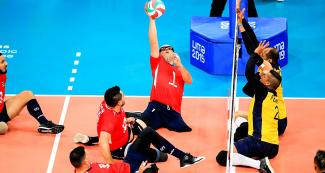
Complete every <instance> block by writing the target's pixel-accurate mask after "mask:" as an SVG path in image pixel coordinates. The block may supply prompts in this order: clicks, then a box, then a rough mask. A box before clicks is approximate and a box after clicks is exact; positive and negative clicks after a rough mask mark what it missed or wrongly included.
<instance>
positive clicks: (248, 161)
mask: <svg viewBox="0 0 325 173" xmlns="http://www.w3.org/2000/svg"><path fill="white" fill-rule="evenodd" d="M268 46H269V43H268V42H267V43H266V42H265V41H263V42H261V43H259V45H258V46H257V48H256V49H255V51H254V53H253V54H252V55H251V56H250V58H249V60H248V61H247V64H246V69H245V76H246V78H247V81H248V82H247V84H246V85H245V86H244V88H243V90H244V92H245V94H247V95H248V96H250V97H252V101H251V104H250V109H249V113H248V136H247V137H245V138H243V139H240V140H238V141H237V142H235V143H234V145H235V148H234V153H233V155H232V157H233V165H235V166H237V165H240V166H249V167H252V168H256V169H259V171H260V172H266V173H272V172H274V171H273V169H272V167H271V165H270V163H269V160H268V158H273V157H275V156H276V155H277V153H278V149H279V137H278V116H279V107H278V103H277V102H278V100H277V95H276V92H275V90H276V89H277V88H278V86H279V85H280V83H281V76H280V75H279V74H278V73H277V72H276V71H274V70H273V69H272V66H271V64H270V63H269V62H268V61H265V60H263V59H262V58H261V55H262V54H263V52H264V51H265V50H266V48H267V47H268ZM255 65H257V66H258V67H259V68H261V70H262V73H256V74H255ZM253 158H258V159H261V160H255V159H253ZM216 160H217V162H218V163H219V164H220V165H222V166H225V165H226V162H227V151H224V150H223V151H220V152H219V153H218V155H217V157H216Z"/></svg>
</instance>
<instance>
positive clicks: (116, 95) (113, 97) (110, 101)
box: [104, 86, 122, 107]
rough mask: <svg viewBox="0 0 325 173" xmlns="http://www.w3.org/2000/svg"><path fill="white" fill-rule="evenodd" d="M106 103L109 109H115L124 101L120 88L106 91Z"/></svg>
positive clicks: (114, 87) (116, 87)
mask: <svg viewBox="0 0 325 173" xmlns="http://www.w3.org/2000/svg"><path fill="white" fill-rule="evenodd" d="M104 99H105V102H106V104H107V106H109V107H115V106H116V105H117V103H118V102H119V101H120V100H121V99H122V94H121V89H120V87H118V86H113V87H112V88H109V89H107V90H106V92H105V95H104Z"/></svg>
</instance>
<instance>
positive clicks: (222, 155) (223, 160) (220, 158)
mask: <svg viewBox="0 0 325 173" xmlns="http://www.w3.org/2000/svg"><path fill="white" fill-rule="evenodd" d="M216 161H217V163H219V165H221V166H226V165H227V151H225V150H222V151H220V152H219V153H218V155H217V157H216Z"/></svg>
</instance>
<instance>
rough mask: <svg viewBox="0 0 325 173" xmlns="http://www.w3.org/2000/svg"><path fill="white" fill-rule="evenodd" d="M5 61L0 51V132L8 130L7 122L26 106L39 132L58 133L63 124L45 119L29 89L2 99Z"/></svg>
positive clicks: (5, 69) (5, 68)
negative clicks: (35, 121)
mask: <svg viewBox="0 0 325 173" xmlns="http://www.w3.org/2000/svg"><path fill="white" fill-rule="evenodd" d="M7 65H8V63H7V61H6V59H5V57H4V56H2V54H1V53H0V83H1V84H0V134H5V133H6V132H7V130H8V126H7V123H8V122H9V121H10V120H12V119H13V118H15V117H16V116H18V115H19V113H20V111H21V110H22V109H23V108H24V107H25V106H27V110H28V112H29V113H30V115H32V116H33V117H34V118H35V119H36V120H37V121H38V122H39V124H40V125H39V127H38V132H40V133H54V134H56V133H60V132H62V131H63V129H64V126H63V125H57V124H54V123H53V122H52V121H49V120H47V119H46V117H45V115H44V114H43V112H42V110H41V107H40V105H39V104H38V102H37V100H36V99H35V96H34V94H33V93H32V92H31V91H23V92H21V93H19V94H17V95H15V96H13V97H10V98H8V99H7V100H4V98H5V86H6V80H7V75H6V74H7Z"/></svg>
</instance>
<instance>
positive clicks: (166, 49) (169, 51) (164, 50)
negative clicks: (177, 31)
mask: <svg viewBox="0 0 325 173" xmlns="http://www.w3.org/2000/svg"><path fill="white" fill-rule="evenodd" d="M159 54H160V56H162V57H163V58H164V59H165V61H167V62H168V63H169V64H171V65H174V60H175V52H174V48H173V47H172V46H171V45H168V44H164V45H162V46H161V47H160V48H159Z"/></svg>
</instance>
